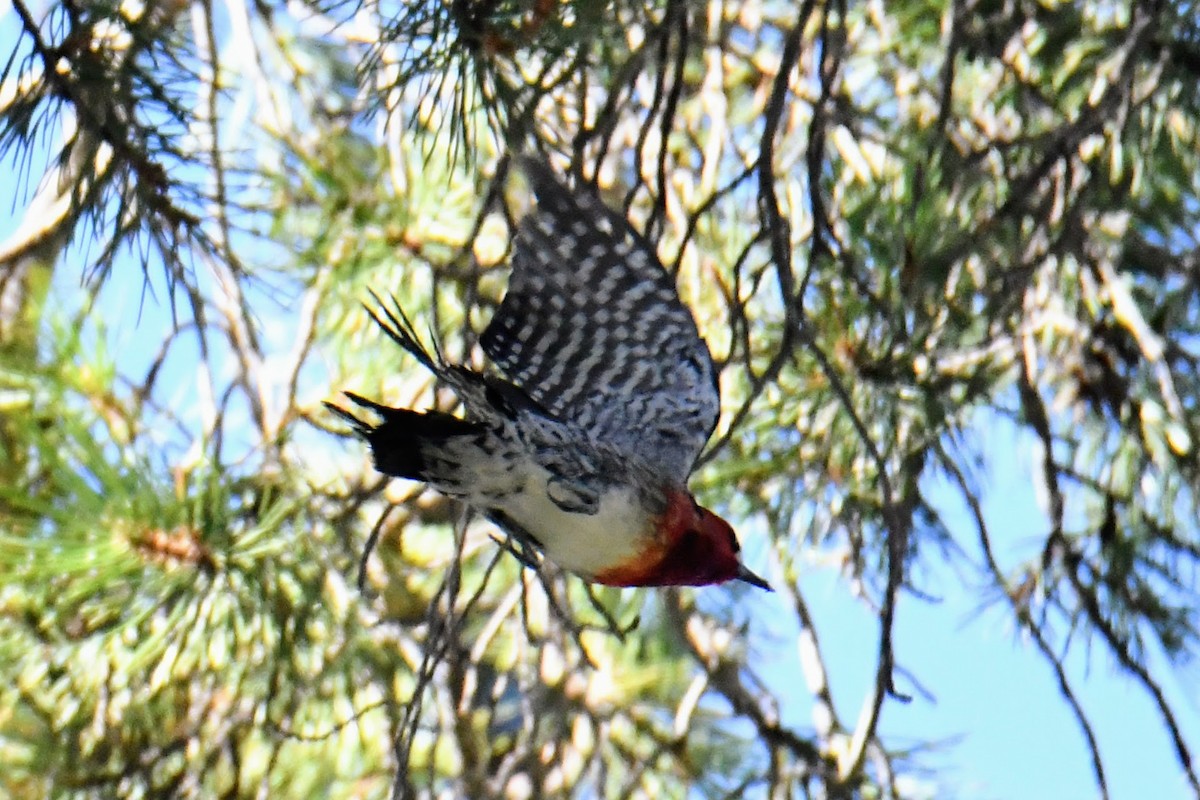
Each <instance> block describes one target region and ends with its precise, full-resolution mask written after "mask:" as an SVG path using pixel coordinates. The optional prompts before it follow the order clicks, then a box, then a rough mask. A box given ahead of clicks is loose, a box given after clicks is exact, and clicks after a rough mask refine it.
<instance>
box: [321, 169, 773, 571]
mask: <svg viewBox="0 0 1200 800" xmlns="http://www.w3.org/2000/svg"><path fill="white" fill-rule="evenodd" d="M520 163H521V166H522V169H523V171H524V172H525V174H526V176H527V177H528V179H529V182H530V184H531V186H532V188H533V192H534V194H535V196H536V198H537V206H536V209H535V210H534V211H532V212H530V213H529V214H528V215H527V216H526V217H525V218H524V220H522V222H521V225H520V227H519V229H518V232H517V236H516V238H515V241H514V243H513V257H512V279H511V281H510V284H509V287H508V292H507V294H506V295H505V297H504V300H503V302H502V303H501V304H500V308H499V309H498V310H497V311H496V313H495V316H493V317H492V320H491V323H490V324H489V325H488V327H487V330H485V331H484V334H483V337H482V338H481V340H480V344H481V345H482V347H483V351H484V353H485V354H487V356H488V357H489V358H490V359H491V361H492V362H493V363H494V364H495V365H496V367H498V369H499V371H500V372H501V373H503V377H502V376H501V375H497V374H494V373H491V372H482V373H481V372H476V371H475V370H472V369H469V368H467V367H464V366H461V365H457V364H448V363H447V362H446V361H445V359H444V358H443V356H442V354H441V352H440V351H438V350H437V349H436V348H435V350H434V353H433V354H432V355H431V354H430V353H429V351H428V350H426V349H425V348H424V347H423V346H422V345H421V344H420V342H419V340H418V338H417V336H416V335H415V331H414V330H413V326H412V324H411V323H410V322H409V320H408V318H407V317H405V315H404V313H403V311H401V309H400V308H399V306H398V305H395V306H394V307H393V308H392V309H389V308H387V307H386V306H383V304H382V303H380V313H376V312H373V311H372V312H371V315H372V317H374V319H375V321H376V322H378V323H379V325H380V326H381V327H382V328H383V330H384V331H385V332H386V333H387V335H388V336H389V337H391V339H392V340H393V341H395V342H396V343H397V344H399V345H400V346H401V347H402V348H404V349H405V350H406V351H408V352H409V353H410V354H412V355H413V356H414V357H415V358H416V359H417V360H418V361H420V362H421V363H422V364H423V365H424V366H425V367H426V368H428V369H429V370H431V371H432V372H433V373H434V374H435V375H436V376H437V377H438V379H439V380H440V381H441V382H443V383H444V384H445V385H447V386H449V387H450V388H451V389H452V390H453V391H454V392H455V393H456V394H457V395H458V397H459V398H460V399H461V400H462V403H463V406H464V408H465V418H459V417H456V416H451V415H449V414H445V413H442V412H439V411H413V410H410V409H405V408H389V407H388V406H384V405H380V404H378V403H375V402H372V401H370V400H366V399H364V398H361V397H359V396H357V395H354V394H350V393H347V397H349V398H350V399H351V400H352V401H354V402H355V403H356V404H358V405H359V406H362V407H364V408H367V409H369V410H371V411H373V412H375V413H376V414H378V416H379V418H380V419H381V420H382V421H381V422H380V423H379V424H371V423H368V422H366V421H364V420H361V419H359V418H357V417H355V416H354V415H353V414H351V413H349V412H348V411H345V410H344V409H340V408H337V407H336V406H329V407H330V409H332V410H333V411H334V412H336V413H337V414H338V415H339V416H341V417H342V418H343V419H345V420H346V421H348V422H349V423H350V424H351V425H352V426H353V427H354V430H355V432H356V433H357V434H358V435H360V436H361V437H362V438H364V439H365V440H366V441H367V442H368V443H369V444H370V447H371V452H372V454H373V456H374V460H375V467H376V469H378V470H379V471H380V472H382V473H384V474H387V475H392V476H395V477H399V478H408V479H411V480H419V481H424V482H425V483H427V484H429V485H430V486H432V487H433V488H435V489H437V490H438V491H439V492H442V493H443V494H446V495H448V496H450V497H454V498H457V499H459V500H461V501H463V502H465V503H466V504H468V505H469V506H471V507H472V508H473V509H475V510H476V511H478V512H479V513H482V514H484V515H485V516H487V517H489V518H490V519H492V520H493V521H494V522H495V523H496V524H497V525H499V526H500V527H501V528H503V529H504V530H505V531H507V532H508V533H509V535H510V536H512V537H513V539H514V540H515V542H516V543H517V545H518V546H519V553H518V554H520V553H524V554H526V555H525V558H526V559H528V558H529V554H530V553H531V552H532V550H533V549H537V550H540V551H541V552H542V554H543V555H544V556H545V557H546V558H548V559H550V560H551V561H553V562H554V563H556V564H558V565H559V566H560V567H562V568H563V569H566V570H569V571H571V572H574V573H576V574H577V575H579V576H581V577H583V578H584V579H586V580H590V581H595V582H597V583H603V584H608V585H611V586H703V585H707V584H714V583H721V582H723V581H728V580H733V579H738V580H743V581H746V582H748V583H751V584H753V585H755V586H759V587H762V588H764V589H770V586H769V585H768V584H767V582H766V581H764V580H763V579H762V578H760V577H758V576H757V575H755V574H754V573H753V572H751V571H750V570H749V569H747V568H746V567H745V565H743V564H742V562H741V560H740V558H739V557H738V550H739V546H738V540H737V536H736V535H735V534H734V532H733V528H732V527H730V525H729V523H727V522H725V520H723V519H721V518H720V517H718V516H717V515H716V514H714V513H712V512H711V511H709V510H708V509H706V508H702V507H701V506H700V505H699V504H698V503H697V502H696V501H695V499H694V498H693V497H692V494H691V493H690V492H689V491H688V489H687V478H688V475H689V474H690V473H691V471H692V467H693V465H694V463H695V461H696V458H697V456H699V454H700V450H701V449H702V448H703V447H704V443H705V442H706V441H707V440H708V437H709V435H710V434H711V433H712V431H713V428H714V427H715V425H716V422H717V414H718V412H719V406H720V397H719V395H718V389H717V380H716V371H715V369H714V368H713V363H712V356H711V355H710V354H709V352H708V347H707V346H706V345H705V343H704V341H703V340H702V339H701V338H700V335H699V333H698V332H697V330H696V323H695V320H693V319H692V315H691V313H690V312H689V311H688V309H687V308H686V307H684V305H683V304H682V303H681V302H680V300H679V295H678V293H677V291H676V289H675V285H674V282H673V281H672V279H671V277H670V275H669V274H668V273H667V271H666V270H665V269H664V268H663V266H662V264H661V263H660V262H659V260H658V258H657V256H656V255H655V254H654V251H653V249H651V247H650V246H649V245H648V244H647V243H646V241H645V240H644V239H643V238H642V237H641V236H640V235H639V234H638V233H637V232H636V231H635V230H634V229H633V227H632V226H631V225H630V224H629V222H628V221H627V220H626V219H625V218H624V217H623V216H621V215H619V214H616V213H614V212H613V211H611V210H610V209H608V208H607V207H606V206H605V205H604V204H603V203H602V202H601V201H600V200H599V198H598V197H596V196H595V194H593V193H590V192H587V191H576V192H572V191H570V190H568V189H567V188H566V187H565V186H563V185H562V184H561V183H560V182H559V181H558V179H557V178H556V177H555V175H554V173H553V172H552V171H551V170H550V168H549V167H548V166H546V165H545V164H543V163H542V162H539V161H535V160H532V159H522V160H521V161H520ZM514 552H516V551H514Z"/></svg>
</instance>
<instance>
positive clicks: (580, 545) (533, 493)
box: [498, 467, 653, 576]
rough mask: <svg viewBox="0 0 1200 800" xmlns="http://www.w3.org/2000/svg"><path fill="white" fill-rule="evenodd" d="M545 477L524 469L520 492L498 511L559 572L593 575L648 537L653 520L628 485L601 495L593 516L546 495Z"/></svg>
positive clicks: (638, 548) (628, 556)
mask: <svg viewBox="0 0 1200 800" xmlns="http://www.w3.org/2000/svg"><path fill="white" fill-rule="evenodd" d="M550 477H551V476H550V473H549V472H547V471H546V470H544V469H542V468H540V467H535V468H532V469H530V471H529V475H528V477H527V479H526V484H525V489H526V490H525V491H523V492H518V493H515V494H513V495H510V496H509V497H507V498H506V499H505V500H504V502H503V503H502V504H498V505H499V507H500V509H501V510H502V511H503V512H504V513H505V514H507V515H508V516H509V517H511V518H512V520H513V521H514V522H516V523H517V524H518V525H520V526H521V527H522V528H524V529H525V530H527V531H529V533H531V534H533V535H534V536H536V537H537V539H538V541H540V542H541V543H542V548H543V552H544V553H545V555H546V558H548V559H550V560H551V561H553V562H554V563H555V564H557V565H558V566H560V567H562V568H563V569H566V570H569V571H571V572H575V573H578V574H580V575H584V576H591V575H595V574H596V573H597V572H601V571H603V570H606V569H610V568H612V567H613V566H615V565H618V564H622V563H625V562H627V561H628V560H629V559H631V558H635V557H636V556H637V555H638V554H639V553H641V552H642V551H643V550H644V549H645V545H646V543H647V540H648V537H650V536H652V535H653V518H652V517H651V515H650V514H649V513H648V512H647V511H646V509H645V508H644V507H643V506H642V504H641V503H640V502H639V500H638V498H637V496H636V494H635V492H634V490H633V489H632V488H631V487H620V488H617V489H612V490H610V491H608V492H606V493H605V494H603V495H601V498H600V507H599V509H598V510H597V512H596V513H595V514H576V513H571V512H569V511H564V510H563V509H561V508H560V507H559V506H558V505H556V504H555V502H554V501H553V500H551V499H550V495H549V494H548V493H547V484H548V482H549V480H550Z"/></svg>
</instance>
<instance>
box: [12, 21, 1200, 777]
mask: <svg viewBox="0 0 1200 800" xmlns="http://www.w3.org/2000/svg"><path fill="white" fill-rule="evenodd" d="M14 21H15V20H14V19H13V17H12V15H11V14H5V15H4V16H3V18H0V53H3V54H7V53H8V51H9V49H10V48H11V46H12V44H11V43H12V36H13V33H14V27H13V23H14ZM0 185H3V186H9V187H14V186H15V185H16V183H15V180H14V178H13V164H12V162H11V161H8V162H5V163H3V164H0ZM24 199H26V198H25V197H22V198H20V199H14V198H13V197H12V196H11V195H10V194H4V195H0V201H3V202H2V203H0V238H3V237H5V236H7V235H8V234H9V233H10V232H11V231H12V230H13V229H14V228H15V227H16V225H17V222H18V221H19V214H20V211H21V205H22V202H23V201H24ZM115 275H116V277H115V278H114V280H115V281H120V282H122V283H121V284H120V285H114V286H110V287H109V290H108V291H107V292H106V293H105V301H104V302H103V303H102V304H101V305H100V306H99V307H98V308H97V309H96V313H97V315H99V316H102V317H104V318H105V321H106V324H107V326H108V330H107V333H106V337H107V339H108V341H109V342H110V343H111V345H110V352H113V353H118V354H122V355H121V358H122V359H130V360H131V361H132V360H135V361H136V362H137V363H138V364H141V363H143V362H144V361H145V359H146V358H147V354H145V353H140V352H138V351H137V347H136V343H137V342H139V341H141V342H152V343H156V342H157V341H158V333H159V331H160V330H161V328H160V327H159V326H161V325H162V324H164V323H165V321H166V320H167V319H168V318H169V311H168V310H167V309H165V308H163V307H162V306H161V305H160V302H161V295H160V299H159V300H156V299H154V298H151V297H147V298H146V300H145V302H146V308H145V313H143V314H141V315H139V314H137V313H131V311H132V310H134V309H133V308H131V306H136V305H137V303H136V302H134V301H131V300H130V298H135V297H136V298H140V294H139V293H140V291H141V286H140V280H141V272H140V269H139V268H138V267H137V265H124V266H123V267H122V268H119V269H118V270H117V271H116V273H115ZM79 277H80V274H79V273H78V271H77V268H76V267H74V266H70V265H68V266H64V267H61V268H60V270H59V273H58V280H57V286H58V288H57V291H58V293H59V295H60V297H63V298H68V297H69V298H72V299H71V300H70V301H68V302H69V303H72V304H73V303H74V302H77V301H78V298H79V297H80V293H79ZM148 330H149V332H150V334H149V335H146V332H147V331H148ZM118 364H119V366H121V367H124V368H128V367H129V366H130V364H129V363H128V362H127V361H119V362H118ZM178 372H179V376H180V378H179V381H180V382H179V383H178V385H177V390H178V391H179V392H181V393H182V394H183V395H186V394H187V393H188V388H187V384H186V381H187V380H189V378H188V377H187V376H188V375H189V373H191V372H193V371H192V370H189V369H187V367H186V365H183V364H180V365H179V366H178ZM329 394H333V392H332V391H331V392H329ZM977 428H978V430H977V435H978V436H979V437H981V441H984V442H987V443H990V444H992V445H994V446H990V447H988V448H987V452H988V457H989V459H990V463H989V472H988V480H987V482H986V485H985V487H984V490H985V491H984V493H983V498H984V506H985V508H984V510H985V515H986V517H987V520H988V522H989V524H990V526H991V529H992V531H993V535H994V536H995V538H996V540H997V541H996V545H997V548H998V550H999V551H1000V552H1001V554H1002V555H1005V556H1009V557H1011V558H1014V559H1015V558H1018V557H1023V556H1024V555H1027V554H1028V553H1029V552H1030V548H1031V547H1037V546H1039V545H1038V544H1037V543H1038V542H1040V541H1042V540H1044V537H1045V534H1046V532H1047V530H1048V521H1047V519H1046V517H1045V515H1044V513H1043V512H1042V511H1041V510H1040V509H1039V506H1038V502H1037V498H1036V496H1035V493H1034V488H1033V478H1032V477H1031V476H1032V475H1033V470H1032V468H1031V464H1032V450H1033V442H1032V441H1029V440H1028V439H1023V438H1022V437H1021V436H1020V434H1019V433H1018V432H1017V430H1016V429H1015V427H1014V426H1012V425H1011V423H1008V422H1006V421H1004V420H1000V419H997V418H995V417H981V418H980V421H979V424H978V426H977ZM925 488H926V489H927V490H928V491H929V492H930V496H931V497H934V498H937V500H938V502H939V504H940V505H941V507H942V510H943V512H944V514H945V519H946V521H947V523H948V524H949V526H950V527H951V529H952V530H953V531H954V532H955V535H956V536H958V537H960V541H962V543H963V544H964V546H965V547H966V548H967V549H968V550H969V551H973V550H974V546H973V544H974V533H973V526H972V523H971V522H970V520H969V519H968V517H967V515H966V513H965V509H963V508H962V507H961V503H960V502H959V501H958V500H957V499H956V496H955V493H954V492H952V491H950V490H948V488H947V487H945V486H940V485H937V484H936V483H933V482H927V484H926V487H925ZM751 552H752V550H751ZM802 587H803V590H804V592H805V595H806V597H807V599H808V601H809V603H810V605H811V607H812V609H813V610H814V612H815V614H816V615H817V625H818V633H819V635H820V638H821V644H822V647H823V650H824V652H825V655H826V659H827V665H828V667H829V670H830V677H831V682H832V690H833V692H834V698H835V701H836V702H837V704H838V711H839V715H840V716H841V718H842V720H843V721H844V722H845V723H846V724H853V722H854V720H855V719H856V717H857V714H858V708H859V704H860V703H861V701H862V697H863V696H864V694H865V693H866V692H867V690H868V687H869V686H870V685H871V683H872V681H873V668H874V659H875V653H876V648H877V640H878V633H877V621H876V619H875V617H874V615H873V614H872V613H870V611H869V610H868V609H866V608H864V607H863V606H862V605H861V604H860V603H858V602H857V601H855V600H854V599H852V598H851V596H850V594H849V592H848V590H847V588H846V586H845V584H844V582H842V581H841V579H840V578H839V577H838V576H837V575H836V574H834V573H833V572H832V571H831V570H829V569H827V568H821V567H818V566H814V567H813V568H812V569H811V570H810V571H808V572H807V573H806V574H805V576H804V577H803V579H802ZM923 587H924V588H925V589H926V590H928V591H929V592H930V593H931V594H933V595H935V596H937V597H938V598H940V602H938V603H928V602H925V601H922V600H918V599H916V598H914V597H911V596H905V597H903V598H902V601H901V604H900V607H899V613H898V617H897V623H896V629H895V646H896V654H897V658H898V659H899V661H900V663H901V664H902V665H903V666H904V667H906V668H907V669H908V670H910V671H911V672H912V673H914V674H915V675H916V676H917V677H918V678H919V680H920V681H921V683H922V685H923V686H924V687H926V688H927V689H929V690H930V691H931V692H932V693H933V694H934V695H935V696H936V702H930V701H929V700H927V699H924V698H923V697H921V696H920V695H919V694H918V693H914V699H913V701H912V702H911V703H910V704H908V705H902V704H899V703H895V702H889V703H888V705H887V706H886V707H885V710H884V715H883V719H882V727H881V730H882V731H883V733H884V734H885V735H888V736H891V737H893V739H892V741H893V742H896V743H904V742H908V741H912V742H916V741H920V740H926V739H932V740H940V741H943V742H945V743H946V744H945V746H944V748H943V749H941V750H939V751H938V752H936V753H933V754H929V755H926V756H924V763H926V764H928V765H929V766H930V767H933V768H934V771H935V773H936V774H935V775H934V776H933V777H934V778H936V780H937V781H938V783H939V784H940V785H941V786H943V787H945V789H946V791H945V792H944V793H942V794H940V795H939V796H952V797H958V798H980V799H981V800H982V799H985V798H997V799H999V800H1005V799H1007V798H1014V799H1015V798H1020V799H1021V800H1039V799H1040V798H1045V799H1046V800H1051V799H1053V800H1073V799H1074V798H1092V797H1095V796H1096V791H1095V788H1094V782H1093V778H1092V772H1091V767H1090V764H1089V756H1088V753H1087V750H1086V747H1085V744H1084V740H1083V737H1082V735H1081V734H1080V732H1079V729H1078V727H1077V725H1076V723H1075V721H1074V719H1073V717H1072V715H1071V713H1070V711H1069V710H1068V708H1067V706H1066V705H1065V703H1064V702H1063V700H1062V698H1061V697H1060V695H1059V693H1058V688H1057V684H1056V680H1055V677H1054V675H1053V672H1052V670H1051V668H1050V667H1049V666H1048V665H1047V664H1046V663H1045V662H1044V661H1043V660H1042V659H1041V658H1040V657H1039V656H1038V655H1037V654H1036V653H1035V651H1034V649H1033V648H1032V646H1031V645H1030V644H1029V643H1027V642H1025V641H1024V640H1023V639H1022V638H1021V637H1020V636H1019V634H1017V633H1016V632H1015V631H1014V629H1013V626H1012V624H1011V623H1010V622H1009V621H1008V620H1007V618H1006V616H1005V609H1004V608H1003V607H1002V606H999V605H997V606H995V607H992V608H990V609H987V610H984V611H982V612H980V610H979V600H978V595H977V594H976V593H974V592H973V591H972V590H971V589H972V587H969V586H968V587H963V586H962V585H961V582H960V576H959V575H957V574H955V573H953V572H951V571H950V570H948V569H940V570H939V569H934V570H933V571H932V572H931V573H930V574H929V575H928V576H926V580H925V581H924V582H923ZM754 602H756V603H760V604H761V605H762V613H763V614H764V618H765V619H766V620H767V626H768V627H769V628H772V629H774V628H775V626H776V622H775V621H776V620H781V621H782V620H790V618H791V616H792V615H791V612H790V610H788V611H786V612H783V611H781V613H779V614H778V615H776V614H772V613H771V606H772V603H779V602H782V600H781V599H780V598H779V597H778V596H776V597H774V598H771V597H765V596H764V597H763V598H761V599H758V600H755V601H754ZM778 625H779V627H780V628H781V629H783V630H784V631H786V630H787V627H786V624H785V623H784V622H779V623H778ZM784 641H789V640H787V639H785V640H784ZM1077 644H1082V643H1077ZM770 658H771V660H772V663H771V666H770V668H769V672H770V677H771V678H772V679H773V681H774V682H775V683H776V685H777V687H778V688H779V691H780V692H781V695H782V696H783V697H785V698H787V700H788V702H787V704H786V705H785V707H784V714H785V719H786V720H787V721H788V722H789V723H791V724H794V725H795V726H796V727H797V728H799V729H801V730H804V729H807V728H809V727H810V723H809V711H810V708H811V703H810V701H809V699H808V697H807V696H806V693H805V690H804V689H803V688H802V687H803V683H802V681H801V680H800V678H799V675H800V673H799V667H798V664H797V662H796V654H795V651H794V649H792V650H787V649H786V648H781V649H780V651H779V652H777V653H773V654H771V656H770ZM1155 661H1156V662H1157V663H1154V664H1153V666H1154V667H1155V669H1154V673H1155V674H1156V676H1158V678H1159V679H1160V680H1162V682H1163V684H1164V690H1165V691H1166V693H1167V696H1168V698H1169V699H1170V700H1171V701H1172V703H1173V707H1174V708H1175V709H1176V711H1177V712H1178V714H1179V721H1180V723H1181V725H1182V727H1183V729H1184V733H1185V735H1186V736H1187V737H1188V740H1189V745H1191V746H1193V747H1200V711H1198V705H1197V701H1198V696H1197V691H1196V688H1195V685H1196V684H1195V674H1194V670H1192V669H1190V668H1187V667H1184V668H1180V669H1174V668H1172V667H1170V666H1168V665H1166V664H1165V663H1164V660H1163V658H1162V657H1161V656H1155ZM1067 665H1068V671H1069V674H1070V677H1071V679H1072V681H1074V682H1075V685H1076V689H1077V691H1078V697H1079V699H1080V701H1081V702H1082V703H1083V705H1084V707H1085V709H1086V710H1087V712H1088V714H1089V715H1090V718H1091V720H1092V722H1093V725H1094V728H1095V732H1096V735H1097V738H1098V739H1099V741H1100V747H1101V752H1102V754H1103V756H1104V758H1105V767H1106V770H1107V777H1108V781H1109V787H1110V790H1111V796H1112V797H1113V798H1114V800H1141V798H1156V799H1157V800H1173V799H1174V798H1185V797H1190V796H1191V795H1190V794H1189V791H1188V788H1187V784H1186V782H1185V781H1184V779H1183V776H1182V772H1181V770H1180V768H1179V766H1178V763H1177V761H1176V758H1175V755H1174V752H1173V748H1172V746H1171V743H1170V741H1169V739H1168V736H1167V734H1166V732H1165V731H1164V729H1163V726H1162V724H1161V721H1160V720H1159V719H1158V717H1157V714H1156V712H1155V710H1154V707H1153V704H1152V702H1151V700H1150V699H1149V698H1148V697H1147V695H1146V694H1145V693H1144V692H1143V691H1141V690H1140V689H1139V688H1137V687H1136V686H1135V684H1134V683H1133V682H1132V681H1130V680H1128V679H1127V678H1125V677H1124V676H1123V675H1121V674H1120V672H1119V671H1118V669H1117V668H1116V666H1115V665H1114V663H1113V662H1112V660H1111V659H1110V658H1109V657H1108V656H1107V654H1105V653H1103V652H1102V648H1099V647H1097V648H1096V649H1095V651H1094V655H1093V657H1092V658H1091V659H1090V660H1089V659H1088V658H1087V654H1086V651H1085V648H1084V647H1081V646H1076V647H1075V648H1074V650H1073V652H1072V653H1071V654H1070V656H1069V657H1068V659H1067ZM899 686H900V688H901V689H902V690H903V689H904V688H905V686H906V685H905V682H904V681H903V679H901V680H900V683H899Z"/></svg>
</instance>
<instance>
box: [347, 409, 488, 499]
mask: <svg viewBox="0 0 1200 800" xmlns="http://www.w3.org/2000/svg"><path fill="white" fill-rule="evenodd" d="M345 395H346V397H347V398H348V399H349V400H350V401H351V402H353V403H354V404H355V405H358V406H362V407H363V408H367V409H370V410H371V411H374V412H375V413H376V414H378V415H379V416H380V417H382V418H383V422H381V423H380V424H378V425H372V424H370V423H369V422H366V421H365V420H362V419H359V418H358V417H356V416H355V415H354V414H352V413H351V412H349V411H347V410H346V409H344V408H339V407H338V406H335V405H333V404H332V403H325V407H326V408H328V409H329V410H330V411H332V412H333V413H334V414H337V415H338V416H339V417H341V418H342V419H343V420H345V421H346V422H347V423H349V424H350V427H351V428H352V429H353V430H354V432H355V433H356V434H357V435H358V436H360V437H362V438H363V439H365V440H366V441H367V444H369V445H370V446H371V455H372V456H373V457H374V459H375V469H377V470H379V471H380V472H382V473H383V474H385V475H391V476H393V477H396V478H409V479H411V480H430V479H431V478H434V477H435V476H431V475H429V474H428V473H427V471H426V463H425V458H424V456H423V455H422V451H423V450H424V449H425V448H427V447H436V446H438V445H443V444H445V443H446V442H447V441H448V440H450V439H454V438H457V437H459V436H475V435H477V434H479V433H480V432H482V430H483V426H481V425H480V424H478V423H475V422H468V421H467V420H465V419H460V418H458V417H455V416H452V415H450V414H445V413H443V412H441V411H412V410H410V409H407V408H392V407H391V406H385V405H383V404H381V403H376V402H375V401H374V400H368V399H366V398H365V397H361V396H359V395H357V394H354V393H353V392H345Z"/></svg>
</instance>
